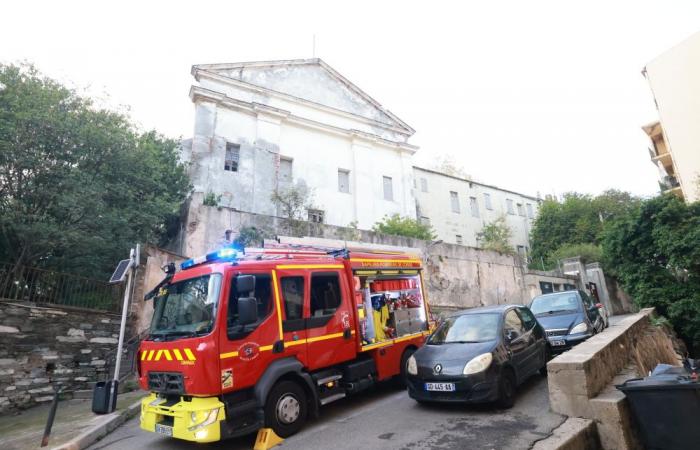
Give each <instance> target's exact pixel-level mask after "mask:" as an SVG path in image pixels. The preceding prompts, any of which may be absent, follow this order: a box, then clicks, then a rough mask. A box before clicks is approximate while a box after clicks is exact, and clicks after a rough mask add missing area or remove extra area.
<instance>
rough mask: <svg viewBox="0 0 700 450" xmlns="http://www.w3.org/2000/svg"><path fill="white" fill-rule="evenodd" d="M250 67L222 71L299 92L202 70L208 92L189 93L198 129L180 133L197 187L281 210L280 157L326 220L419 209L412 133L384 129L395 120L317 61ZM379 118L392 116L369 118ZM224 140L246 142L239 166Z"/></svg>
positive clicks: (258, 210) (369, 218)
mask: <svg viewBox="0 0 700 450" xmlns="http://www.w3.org/2000/svg"><path fill="white" fill-rule="evenodd" d="M314 67H315V69H314ZM249 70H252V69H246V70H244V74H245V73H247V74H248V75H241V74H226V73H224V75H230V76H234V77H238V78H240V79H242V80H243V81H246V82H247V83H252V82H254V83H258V85H259V86H263V87H268V88H270V89H280V90H281V91H282V92H287V93H290V95H294V97H280V96H277V95H275V94H274V93H270V92H268V91H265V90H261V89H255V88H254V87H251V88H249V89H248V88H245V87H241V86H236V85H232V84H230V83H226V82H223V81H221V80H219V79H210V78H207V77H206V76H202V77H200V78H199V79H198V81H199V83H200V87H201V88H206V91H203V90H202V89H201V88H195V90H194V91H193V92H194V94H192V99H193V102H194V104H195V127H194V136H193V138H192V140H191V142H190V141H189V140H187V141H183V143H182V152H181V153H182V156H181V159H182V160H183V162H186V163H187V164H188V166H189V175H190V178H191V180H192V184H193V186H194V193H195V194H197V193H202V194H206V193H209V192H211V193H212V194H214V196H217V197H218V196H219V195H220V196H221V198H220V199H219V200H218V204H220V205H222V206H226V207H230V208H235V209H238V210H242V211H249V212H252V213H255V214H265V215H275V214H277V213H278V211H277V208H276V206H275V204H273V203H272V202H271V201H270V197H271V195H272V193H273V192H274V191H275V190H276V189H277V188H278V186H279V183H281V182H282V180H281V179H280V164H281V160H282V159H284V160H288V161H291V165H292V180H293V181H295V182H303V183H305V184H306V185H307V186H308V187H310V189H311V191H312V195H313V200H312V203H313V205H314V206H315V207H316V208H318V209H320V210H323V211H324V212H325V217H324V222H326V223H330V224H334V225H338V226H345V225H348V224H350V223H351V222H357V223H358V224H359V226H360V227H361V228H370V227H371V226H372V225H373V224H374V223H375V222H377V221H379V220H381V218H382V217H383V216H384V215H387V214H389V215H390V214H394V213H398V214H401V215H405V216H412V215H414V214H415V200H414V198H413V196H412V194H411V188H412V185H413V173H412V167H411V162H410V157H411V155H412V154H413V152H414V151H415V148H414V147H412V146H410V145H406V144H405V143H406V141H407V139H408V137H409V136H410V135H411V134H412V132H409V131H401V132H396V131H390V130H388V129H387V128H386V127H394V126H397V125H396V123H394V122H392V120H390V118H388V116H386V115H385V114H384V113H383V112H381V110H380V109H377V108H376V107H375V106H374V105H371V104H370V103H367V102H366V101H365V100H363V99H361V98H360V97H357V94H356V93H354V91H349V90H348V89H347V88H346V87H345V86H344V85H343V84H342V83H339V82H338V81H337V80H335V79H334V78H332V77H329V75H328V73H327V72H326V71H325V70H324V69H322V68H320V67H318V66H313V65H310V66H300V67H298V68H296V69H295V68H291V67H289V68H282V69H279V68H277V69H274V70H273V69H270V71H269V72H268V71H267V69H255V75H252V72H249ZM241 77H242V78H241ZM305 77H306V78H305ZM222 94H223V97H222ZM307 96H308V97H309V98H307V99H306V100H304V98H306V97H307ZM315 96H321V97H320V98H316V97H315ZM309 99H311V101H312V102H314V103H309V101H307V100H309ZM316 103H318V104H323V105H326V106H332V107H333V108H335V109H337V111H334V110H329V109H327V108H326V109H324V108H322V107H320V106H319V105H317V104H316ZM263 105H264V106H263ZM348 113H350V114H348ZM360 116H361V117H360ZM375 116H376V117H375ZM362 117H364V118H366V119H362ZM379 119H382V120H385V121H387V122H388V123H384V122H381V123H382V124H383V125H378V124H377V123H376V122H373V121H375V120H379ZM372 123H374V125H372ZM392 124H393V125H392ZM367 133H369V134H367ZM377 133H378V134H377ZM387 133H388V134H387ZM227 142H229V143H232V144H237V145H239V146H240V159H239V166H238V171H236V172H233V171H226V170H224V161H225V155H226V143H227ZM339 170H344V171H348V172H349V175H350V176H349V184H350V186H349V192H340V191H339V189H338V171H339ZM383 177H391V179H392V185H393V198H392V199H391V200H386V199H385V198H384V190H383ZM191 204H192V205H193V206H195V207H196V204H197V203H196V201H193V202H192V203H191Z"/></svg>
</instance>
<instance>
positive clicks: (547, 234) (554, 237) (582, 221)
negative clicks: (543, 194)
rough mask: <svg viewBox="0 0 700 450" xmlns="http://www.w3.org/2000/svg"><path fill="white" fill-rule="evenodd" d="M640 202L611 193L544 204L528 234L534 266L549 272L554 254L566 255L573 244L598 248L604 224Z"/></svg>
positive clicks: (566, 197) (570, 196) (573, 196)
mask: <svg viewBox="0 0 700 450" xmlns="http://www.w3.org/2000/svg"><path fill="white" fill-rule="evenodd" d="M639 202H640V199H639V198H637V197H634V196H632V195H631V194H629V193H628V192H622V191H618V190H614V189H610V190H607V191H605V192H603V193H602V194H600V195H598V196H595V197H594V196H591V195H586V194H579V193H576V192H571V193H568V194H565V195H564V199H563V200H562V201H561V202H559V201H557V200H554V199H548V200H545V201H544V202H542V205H541V206H540V210H539V212H538V214H537V218H536V219H535V223H534V225H533V228H532V232H531V242H532V258H533V265H534V266H538V267H539V265H540V264H542V262H545V263H546V264H547V267H550V268H551V267H553V266H555V265H556V260H555V259H554V257H555V254H562V253H568V252H569V251H570V250H571V249H572V248H574V247H572V246H573V245H575V244H592V245H600V242H601V238H602V233H603V228H604V225H605V223H607V222H609V221H612V220H615V218H617V217H620V216H622V215H624V214H626V213H627V212H628V211H630V210H631V209H633V208H635V207H636V206H637V205H638V204H639ZM560 249H561V250H560ZM589 250H590V248H589ZM569 256H576V255H569Z"/></svg>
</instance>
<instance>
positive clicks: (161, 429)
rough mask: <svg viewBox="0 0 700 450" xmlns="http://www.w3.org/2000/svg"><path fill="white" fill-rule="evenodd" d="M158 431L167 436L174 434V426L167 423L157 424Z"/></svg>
mask: <svg viewBox="0 0 700 450" xmlns="http://www.w3.org/2000/svg"><path fill="white" fill-rule="evenodd" d="M156 433H159V434H164V435H166V436H172V435H173V427H169V426H167V425H160V424H156Z"/></svg>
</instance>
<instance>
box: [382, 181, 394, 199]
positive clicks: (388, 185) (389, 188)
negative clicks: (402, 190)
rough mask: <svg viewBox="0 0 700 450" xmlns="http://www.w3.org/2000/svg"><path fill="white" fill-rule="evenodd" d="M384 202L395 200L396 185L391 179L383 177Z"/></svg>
mask: <svg viewBox="0 0 700 450" xmlns="http://www.w3.org/2000/svg"><path fill="white" fill-rule="evenodd" d="M382 182H383V185H384V200H389V201H391V200H394V184H393V180H392V179H391V177H383V180H382Z"/></svg>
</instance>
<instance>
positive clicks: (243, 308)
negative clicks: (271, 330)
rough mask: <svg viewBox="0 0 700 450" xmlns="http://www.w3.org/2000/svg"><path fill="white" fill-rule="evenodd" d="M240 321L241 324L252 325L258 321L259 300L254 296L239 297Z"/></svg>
mask: <svg viewBox="0 0 700 450" xmlns="http://www.w3.org/2000/svg"><path fill="white" fill-rule="evenodd" d="M238 321H239V323H240V324H241V325H250V324H251V323H255V322H257V321H258V302H257V301H256V300H255V299H254V298H253V297H240V298H239V299H238Z"/></svg>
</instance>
